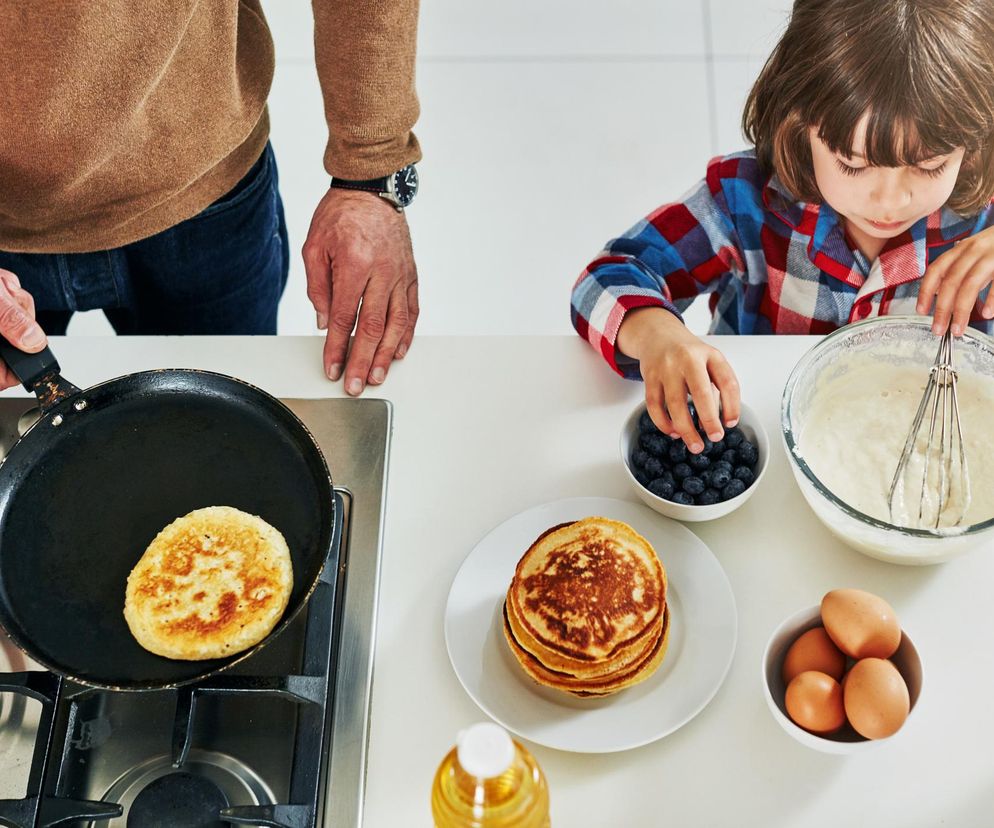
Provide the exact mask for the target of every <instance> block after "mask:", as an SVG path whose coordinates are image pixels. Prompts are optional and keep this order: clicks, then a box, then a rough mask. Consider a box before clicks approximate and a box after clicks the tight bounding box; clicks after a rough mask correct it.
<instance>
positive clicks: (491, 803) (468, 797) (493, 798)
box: [431, 742, 550, 828]
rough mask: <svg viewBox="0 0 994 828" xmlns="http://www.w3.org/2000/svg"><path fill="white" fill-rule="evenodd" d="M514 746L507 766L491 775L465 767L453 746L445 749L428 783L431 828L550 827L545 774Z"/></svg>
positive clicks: (522, 750) (531, 757)
mask: <svg viewBox="0 0 994 828" xmlns="http://www.w3.org/2000/svg"><path fill="white" fill-rule="evenodd" d="M514 747H515V755H514V761H513V762H512V763H511V767H509V768H508V769H507V770H506V771H505V772H504V773H502V774H501V775H500V776H495V777H493V778H491V779H478V778H476V777H474V776H471V775H470V774H468V773H466V771H465V770H463V768H462V766H461V765H460V764H459V760H458V757H457V755H456V749H455V748H453V749H452V750H451V751H450V752H449V754H448V756H446V757H445V759H443V760H442V764H441V765H439V767H438V771H437V773H436V774H435V782H434V784H433V785H432V789H431V812H432V816H433V817H434V819H435V828H550V823H549V788H548V785H547V784H546V781H545V775H544V774H543V773H542V769H541V768H540V767H539V766H538V763H537V762H536V761H535V757H534V756H532V755H531V754H530V753H529V752H528V751H527V750H525V748H523V747H522V746H521V745H519V744H518V743H517V742H515V743H514Z"/></svg>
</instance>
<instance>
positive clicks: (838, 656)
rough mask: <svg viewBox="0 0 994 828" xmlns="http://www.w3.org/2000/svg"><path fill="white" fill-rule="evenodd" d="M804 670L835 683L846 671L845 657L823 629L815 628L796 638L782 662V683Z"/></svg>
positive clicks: (788, 681)
mask: <svg viewBox="0 0 994 828" xmlns="http://www.w3.org/2000/svg"><path fill="white" fill-rule="evenodd" d="M806 670H817V671H818V672H819V673H825V674H826V675H829V676H831V677H832V678H834V679H835V680H836V681H839V680H840V679H841V678H842V674H843V673H844V672H845V671H846V656H845V654H844V653H843V652H842V650H840V649H839V648H838V647H836V646H835V645H834V644H833V643H832V639H831V638H829V637H828V633H827V632H825V628H824V627H815V628H814V629H813V630H808V631H807V632H806V633H802V634H801V635H800V636H798V639H797V641H795V642H794V643H793V644H791V645H790V649H789V650H787V655H786V657H785V658H784V660H783V683H784V684H790V682H791V680H792V679H793V678H794V676H796V675H798V674H799V673H803V672H805V671H806Z"/></svg>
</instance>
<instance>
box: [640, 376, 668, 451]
mask: <svg viewBox="0 0 994 828" xmlns="http://www.w3.org/2000/svg"><path fill="white" fill-rule="evenodd" d="M645 407H646V410H647V411H648V412H649V417H650V418H651V419H652V421H653V422H654V423H655V424H656V428H658V429H659V430H660V431H661V432H663V434H668V435H669V436H670V437H673V436H674V435H676V429H674V428H673V423H672V421H671V420H670V418H669V416H668V415H667V414H666V407H665V404H664V402H663V386H662V385H661V384H660V383H658V382H652V381H651V380H646V382H645Z"/></svg>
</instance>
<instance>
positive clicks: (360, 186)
mask: <svg viewBox="0 0 994 828" xmlns="http://www.w3.org/2000/svg"><path fill="white" fill-rule="evenodd" d="M388 178H390V176H389V175H385V176H383V177H382V178H368V179H366V180H365V181H352V180H350V179H348V178H332V179H331V186H332V187H338V188H340V189H342V190H363V191H364V192H367V193H385V192H387V179H388Z"/></svg>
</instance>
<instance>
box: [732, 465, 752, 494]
mask: <svg viewBox="0 0 994 828" xmlns="http://www.w3.org/2000/svg"><path fill="white" fill-rule="evenodd" d="M732 476H733V477H734V478H735V479H736V480H741V481H742V482H743V483H745V486H746V488H747V489H748V488H749V487H750V486H751V485H752V482H753V481H754V480H755V479H756V475H754V474H753V473H752V469H750V468H749V467H748V466H739V467H738V468H737V469H736V470H735V472H734V473H733V475H732Z"/></svg>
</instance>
